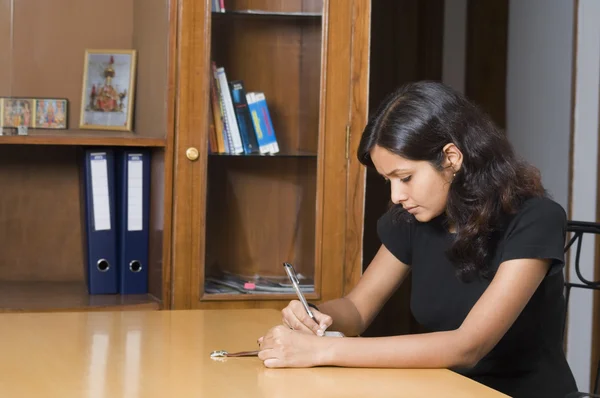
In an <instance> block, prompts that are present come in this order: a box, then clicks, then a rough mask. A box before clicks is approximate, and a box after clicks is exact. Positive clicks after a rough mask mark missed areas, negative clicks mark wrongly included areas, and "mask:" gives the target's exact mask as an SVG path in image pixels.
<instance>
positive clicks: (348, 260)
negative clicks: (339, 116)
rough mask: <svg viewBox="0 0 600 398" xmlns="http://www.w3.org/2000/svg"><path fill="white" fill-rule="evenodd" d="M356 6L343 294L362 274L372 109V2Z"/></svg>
mask: <svg viewBox="0 0 600 398" xmlns="http://www.w3.org/2000/svg"><path fill="white" fill-rule="evenodd" d="M353 3H354V6H353V10H352V13H353V21H354V26H353V32H352V47H351V48H352V55H351V58H352V66H351V68H352V69H351V72H350V82H349V84H350V98H351V103H350V136H349V137H348V138H347V139H348V140H349V143H348V148H349V151H348V160H347V162H348V163H347V168H348V182H347V184H346V187H347V188H346V189H347V195H346V203H347V208H348V211H347V214H346V254H345V261H344V286H343V291H342V292H343V294H344V295H345V294H348V293H349V292H350V291H351V290H352V289H353V288H354V286H356V284H357V283H358V280H359V279H360V277H361V276H362V257H363V248H362V241H363V233H364V205H365V185H366V184H365V182H366V170H365V168H364V167H363V166H362V165H361V164H360V162H359V161H358V159H357V158H356V151H357V150H358V145H359V143H360V138H361V135H362V131H363V129H364V127H365V125H366V124H367V117H368V111H369V50H370V46H369V43H370V36H371V4H370V2H368V1H364V0H355V1H354V2H353Z"/></svg>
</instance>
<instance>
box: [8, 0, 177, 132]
mask: <svg viewBox="0 0 600 398" xmlns="http://www.w3.org/2000/svg"><path fill="white" fill-rule="evenodd" d="M5 3H6V2H5ZM9 3H10V5H8V4H7V7H6V8H5V10H3V12H0V54H2V56H3V60H2V62H1V63H0V97H23V98H60V99H67V100H68V126H67V127H68V128H70V129H78V128H79V118H80V111H81V108H82V99H84V100H85V101H87V95H85V96H84V95H83V74H84V57H85V51H86V50H127V49H135V50H137V51H138V60H137V68H136V76H135V86H136V88H135V92H134V93H132V94H133V103H134V109H133V130H134V131H136V132H138V135H139V136H144V137H149V138H158V139H165V138H166V134H167V130H168V97H169V95H168V94H169V83H168V82H169V65H168V59H169V51H170V50H169V48H170V47H169V46H170V44H171V43H170V39H169V37H170V29H169V1H168V0H103V1H96V0H78V1H75V2H74V1H72V0H52V1H47V0H29V1H12V2H9ZM4 11H6V12H4ZM107 26H110V28H107ZM89 72H90V74H93V73H97V74H100V75H102V73H103V68H102V67H101V66H100V65H98V70H92V71H89ZM109 136H110V135H109V134H107V137H109Z"/></svg>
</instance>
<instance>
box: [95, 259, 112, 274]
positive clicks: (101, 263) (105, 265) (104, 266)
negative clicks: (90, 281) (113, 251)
mask: <svg viewBox="0 0 600 398" xmlns="http://www.w3.org/2000/svg"><path fill="white" fill-rule="evenodd" d="M96 267H98V270H99V271H100V272H106V271H108V270H109V269H110V263H109V262H108V261H107V260H105V259H103V258H101V259H100V260H98V263H97V264H96Z"/></svg>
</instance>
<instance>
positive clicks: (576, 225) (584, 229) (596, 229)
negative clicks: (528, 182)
mask: <svg viewBox="0 0 600 398" xmlns="http://www.w3.org/2000/svg"><path fill="white" fill-rule="evenodd" d="M567 232H571V233H573V235H572V237H571V239H570V240H569V242H568V243H567V245H566V246H565V253H567V252H568V251H569V248H571V246H572V245H573V243H575V242H577V247H576V252H575V276H576V277H577V278H576V281H575V282H565V300H566V304H567V309H568V308H569V296H570V294H571V289H573V288H575V289H588V290H592V291H593V290H598V291H600V281H589V280H587V279H586V278H585V277H584V276H583V275H582V274H581V268H580V264H579V260H580V257H581V245H582V242H583V235H584V234H598V235H600V223H593V222H584V221H568V223H567ZM571 279H572V280H575V278H573V276H571ZM566 324H567V311H565V318H564V320H563V336H564V334H565V327H566ZM599 382H600V360H599V361H598V364H597V365H596V378H595V381H594V388H593V390H592V393H591V394H590V393H581V392H578V393H573V394H569V395H568V396H567V397H566V398H584V397H594V398H600V395H597V394H600V391H599V388H600V385H599V384H598V383H599Z"/></svg>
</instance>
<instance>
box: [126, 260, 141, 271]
mask: <svg viewBox="0 0 600 398" xmlns="http://www.w3.org/2000/svg"><path fill="white" fill-rule="evenodd" d="M129 270H130V271H131V272H140V271H141V270H142V263H140V262H139V261H137V260H133V261H132V262H130V263H129Z"/></svg>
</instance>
